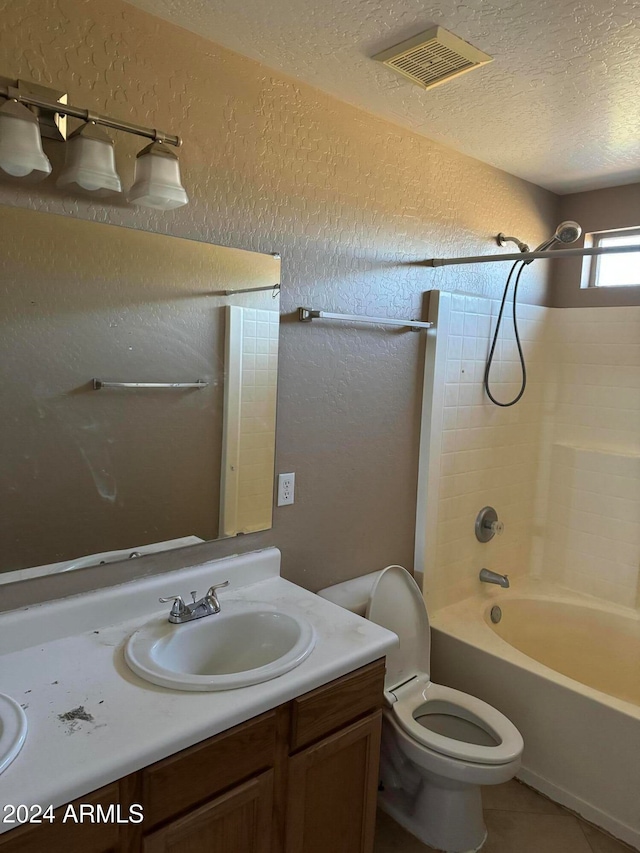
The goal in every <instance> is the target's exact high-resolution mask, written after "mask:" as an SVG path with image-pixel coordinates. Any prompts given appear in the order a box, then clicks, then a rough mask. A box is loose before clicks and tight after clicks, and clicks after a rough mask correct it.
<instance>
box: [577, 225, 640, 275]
mask: <svg viewBox="0 0 640 853" xmlns="http://www.w3.org/2000/svg"><path fill="white" fill-rule="evenodd" d="M585 245H591V246H593V247H594V248H595V247H600V248H603V249H604V248H609V247H613V246H637V247H638V251H637V252H628V253H621V254H619V255H618V254H611V255H594V256H592V257H591V258H589V257H585V261H586V262H588V263H587V264H586V265H585V266H586V267H587V268H588V270H589V272H588V276H587V277H586V278H587V286H588V287H620V286H625V285H626V286H629V285H636V286H640V228H623V229H619V230H617V231H600V232H597V233H594V234H588V235H587V239H586V240H585Z"/></svg>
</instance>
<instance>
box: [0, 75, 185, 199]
mask: <svg viewBox="0 0 640 853" xmlns="http://www.w3.org/2000/svg"><path fill="white" fill-rule="evenodd" d="M0 98H6V99H7V103H6V104H4V106H2V107H1V108H0V168H1V169H3V170H4V171H5V172H7V173H9V174H10V175H14V176H15V177H26V176H28V175H31V176H33V177H36V176H37V177H40V178H44V177H46V176H47V175H48V174H49V173H50V172H51V164H50V162H49V160H48V158H47V156H46V155H45V153H44V151H43V150H42V141H41V138H40V134H41V133H42V135H44V136H49V137H51V138H53V139H58V140H66V117H67V116H71V117H72V118H77V119H80V121H82V122H84V124H83V125H82V126H81V127H80V128H79V129H78V130H76V131H74V132H73V133H72V134H71V136H70V137H69V141H68V143H67V145H68V146H69V147H68V149H67V154H66V158H65V167H64V170H63V172H62V174H61V175H60V177H59V178H58V181H57V185H58V186H59V187H73V186H77V187H79V188H81V189H83V190H86V191H88V192H91V193H94V194H96V195H98V196H106V195H110V194H112V193H119V192H121V191H122V185H121V181H120V178H119V176H118V173H117V171H116V167H115V157H114V152H113V141H112V140H111V139H110V137H109V136H107V134H106V133H105V132H104V131H103V130H102V129H101V127H100V126H102V127H109V128H112V129H113V130H120V131H123V132H124V133H133V134H135V135H136V136H144V137H146V138H147V139H150V140H151V144H150V145H148V146H147V147H146V148H143V150H142V151H141V152H140V153H139V154H138V157H137V158H136V169H135V180H134V184H133V186H132V187H131V190H130V191H129V193H128V200H129V201H131V202H132V203H133V204H137V205H142V206H145V207H152V208H155V209H157V210H172V209H174V208H176V207H182V206H183V205H185V204H188V202H189V198H188V196H187V193H186V191H185V188H184V187H183V185H182V181H181V179H180V166H179V164H178V157H177V155H176V154H175V153H174V152H173V151H172V150H171V149H170V146H174V147H176V148H178V147H179V146H180V145H181V143H182V141H181V139H180V137H179V136H174V135H172V134H169V133H164V132H163V131H160V130H156V129H153V128H149V127H144V126H142V125H137V124H133V123H131V122H128V121H121V120H120V119H114V118H110V117H109V116H106V115H102V114H100V113H94V112H92V111H91V110H87V109H83V108H81V107H74V106H72V105H70V104H67V103H66V98H67V96H66V94H64V93H63V92H57V91H55V90H53V89H48V88H46V87H44V86H40V85H38V84H35V83H33V84H32V83H28V82H25V81H22V80H18V81H17V82H16V81H11V80H7V79H6V78H4V77H0Z"/></svg>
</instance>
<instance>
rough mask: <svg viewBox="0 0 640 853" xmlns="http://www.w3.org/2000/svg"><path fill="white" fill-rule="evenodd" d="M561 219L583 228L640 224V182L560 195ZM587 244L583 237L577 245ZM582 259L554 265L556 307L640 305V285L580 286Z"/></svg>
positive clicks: (621, 226)
mask: <svg viewBox="0 0 640 853" xmlns="http://www.w3.org/2000/svg"><path fill="white" fill-rule="evenodd" d="M559 204H560V208H559V214H560V219H574V220H575V221H576V222H579V223H580V225H582V231H583V233H585V234H589V233H590V232H593V231H607V230H609V229H613V228H631V227H634V226H635V227H637V226H640V183H638V184H628V185H627V186H622V187H608V188H607V189H603V190H592V191H590V192H584V193H572V194H571V195H564V196H560V197H559ZM582 245H584V243H583V240H580V242H579V243H576V246H582ZM581 272H582V258H563V259H561V260H559V261H556V262H554V264H553V273H552V287H551V300H550V301H551V304H552V305H553V306H554V307H557V308H585V307H591V308H593V307H596V306H605V305H609V306H612V305H640V287H608V288H606V287H601V288H595V287H589V288H581V287H580V278H581Z"/></svg>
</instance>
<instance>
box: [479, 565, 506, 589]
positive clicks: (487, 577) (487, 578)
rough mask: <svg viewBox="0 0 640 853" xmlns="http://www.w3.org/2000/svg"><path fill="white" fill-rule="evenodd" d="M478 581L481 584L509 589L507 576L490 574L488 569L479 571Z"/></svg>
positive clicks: (495, 573)
mask: <svg viewBox="0 0 640 853" xmlns="http://www.w3.org/2000/svg"><path fill="white" fill-rule="evenodd" d="M480 580H481V581H482V582H483V583H497V584H498V586H501V587H503V588H504V589H509V578H508V576H507V575H499V574H498V572H492V571H491V570H490V569H480Z"/></svg>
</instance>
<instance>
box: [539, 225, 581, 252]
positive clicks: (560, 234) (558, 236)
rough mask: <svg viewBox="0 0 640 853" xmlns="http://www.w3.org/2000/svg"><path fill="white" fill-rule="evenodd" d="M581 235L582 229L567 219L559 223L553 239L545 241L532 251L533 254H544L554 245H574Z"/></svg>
mask: <svg viewBox="0 0 640 853" xmlns="http://www.w3.org/2000/svg"><path fill="white" fill-rule="evenodd" d="M581 234H582V228H581V227H580V226H579V225H578V223H577V222H572V221H571V220H570V219H567V221H566V222H561V223H560V225H558V227H557V228H556V230H555V233H554V235H553V237H551V239H550V240H545V241H544V242H543V243H540V245H539V246H536V248H535V249H534V250H533V251H534V252H544V251H546V249H549V248H550V247H551V246H553V244H554V243H574V242H575V241H576V240H577V239H578V237H579V236H580V235H581Z"/></svg>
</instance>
